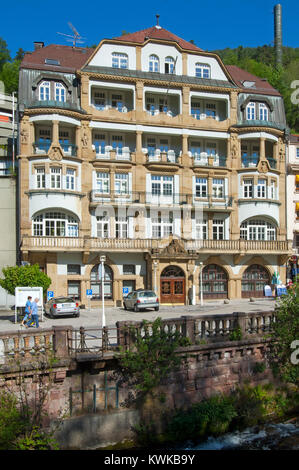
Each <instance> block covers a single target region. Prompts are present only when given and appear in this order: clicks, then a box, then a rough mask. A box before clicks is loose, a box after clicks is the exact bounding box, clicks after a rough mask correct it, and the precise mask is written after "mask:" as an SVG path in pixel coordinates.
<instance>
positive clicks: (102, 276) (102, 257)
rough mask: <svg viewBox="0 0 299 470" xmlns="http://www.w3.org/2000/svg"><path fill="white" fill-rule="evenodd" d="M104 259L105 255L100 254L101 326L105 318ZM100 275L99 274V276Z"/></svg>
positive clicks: (104, 322) (104, 323)
mask: <svg viewBox="0 0 299 470" xmlns="http://www.w3.org/2000/svg"><path fill="white" fill-rule="evenodd" d="M105 261H106V256H105V255H102V256H100V262H101V265H100V266H101V271H100V269H99V271H100V272H101V281H102V328H104V327H105V326H106V319H105V301H104V296H105V293H104V280H105V268H104V263H105ZM99 277H100V276H99Z"/></svg>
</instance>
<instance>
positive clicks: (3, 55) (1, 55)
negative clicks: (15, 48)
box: [0, 38, 11, 72]
mask: <svg viewBox="0 0 299 470" xmlns="http://www.w3.org/2000/svg"><path fill="white" fill-rule="evenodd" d="M10 60H11V57H10V53H9V50H8V49H7V43H6V41H4V39H2V38H0V72H1V70H2V68H3V65H4V64H5V63H6V62H9V61H10Z"/></svg>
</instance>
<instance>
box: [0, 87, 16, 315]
mask: <svg viewBox="0 0 299 470" xmlns="http://www.w3.org/2000/svg"><path fill="white" fill-rule="evenodd" d="M13 100H14V101H15V109H16V106H17V100H16V98H13V97H12V95H6V94H4V93H0V219H1V226H0V276H1V277H2V268H4V267H5V266H14V265H15V264H16V262H17V213H16V210H17V207H16V198H17V186H16V165H15V162H14V161H13ZM14 131H15V135H14V138H15V142H14V144H15V149H17V145H16V143H17V123H15V128H14ZM12 305H14V297H13V296H10V295H9V294H7V292H6V291H5V290H4V289H2V287H0V308H7V307H9V306H12Z"/></svg>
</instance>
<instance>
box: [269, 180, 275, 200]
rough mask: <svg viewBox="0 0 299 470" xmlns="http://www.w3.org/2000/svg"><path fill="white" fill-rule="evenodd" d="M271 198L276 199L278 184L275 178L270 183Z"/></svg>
mask: <svg viewBox="0 0 299 470" xmlns="http://www.w3.org/2000/svg"><path fill="white" fill-rule="evenodd" d="M270 199H276V184H275V180H271V183H270Z"/></svg>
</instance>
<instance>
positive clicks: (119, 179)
mask: <svg viewBox="0 0 299 470" xmlns="http://www.w3.org/2000/svg"><path fill="white" fill-rule="evenodd" d="M114 191H115V193H116V194H129V173H115V175H114Z"/></svg>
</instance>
